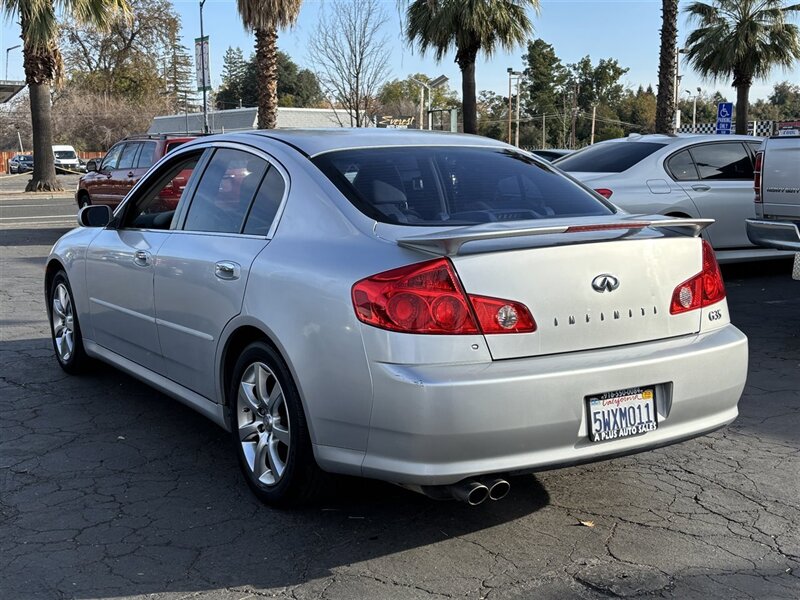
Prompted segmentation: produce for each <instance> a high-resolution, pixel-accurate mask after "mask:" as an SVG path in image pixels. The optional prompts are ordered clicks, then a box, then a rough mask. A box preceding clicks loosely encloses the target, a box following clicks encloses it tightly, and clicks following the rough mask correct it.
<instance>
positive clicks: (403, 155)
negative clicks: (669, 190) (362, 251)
mask: <svg viewBox="0 0 800 600" xmlns="http://www.w3.org/2000/svg"><path fill="white" fill-rule="evenodd" d="M313 161H314V163H315V164H316V165H317V167H319V169H320V170H321V171H322V172H323V173H324V174H325V175H327V176H328V178H329V179H330V180H331V181H332V182H333V183H334V185H336V187H338V188H339V190H340V191H341V192H342V193H343V194H344V195H345V197H347V198H348V199H349V200H350V201H351V202H352V203H353V204H354V205H355V206H356V207H357V208H358V209H359V210H360V211H361V212H363V213H364V214H365V215H367V216H368V217H370V218H373V219H375V220H377V221H380V222H383V223H394V224H402V225H416V226H419V225H423V226H424V225H430V226H437V225H438V226H441V225H475V224H478V223H488V222H494V221H523V220H528V219H546V218H552V217H573V216H574V217H578V216H581V217H583V216H602V215H609V214H612V213H613V210H612V209H611V208H609V206H607V205H606V204H603V203H602V202H601V201H600V200H598V199H597V198H595V197H594V196H593V195H591V194H590V193H589V192H587V191H586V190H584V189H583V188H581V187H580V186H578V185H576V184H575V183H573V182H571V181H570V180H568V179H566V178H565V177H563V176H561V175H559V174H558V173H557V172H555V171H554V170H553V169H550V168H549V167H547V166H545V165H541V164H539V163H538V162H536V161H534V160H532V159H529V158H527V157H525V156H523V155H521V154H517V153H515V152H510V151H508V150H502V149H491V148H453V147H441V148H439V147H412V148H409V147H403V148H370V149H360V150H339V151H336V152H329V153H326V154H323V155H320V156H318V157H316V158H314V159H313Z"/></svg>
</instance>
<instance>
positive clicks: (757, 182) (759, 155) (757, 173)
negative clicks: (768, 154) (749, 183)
mask: <svg viewBox="0 0 800 600" xmlns="http://www.w3.org/2000/svg"><path fill="white" fill-rule="evenodd" d="M763 170H764V151H763V150H759V151H758V152H756V164H755V167H754V170H753V175H754V178H753V189H754V190H755V192H756V200H755V201H756V203H761V202H763V200H762V199H761V172H762V171H763Z"/></svg>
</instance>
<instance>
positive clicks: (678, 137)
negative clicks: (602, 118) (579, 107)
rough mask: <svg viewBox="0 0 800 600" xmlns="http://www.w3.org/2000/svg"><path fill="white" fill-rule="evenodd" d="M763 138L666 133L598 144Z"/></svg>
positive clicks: (752, 139) (671, 142)
mask: <svg viewBox="0 0 800 600" xmlns="http://www.w3.org/2000/svg"><path fill="white" fill-rule="evenodd" d="M762 139H763V138H761V137H755V136H752V135H736V134H730V135H715V134H713V133H710V134H709V133H705V134H704V133H678V134H664V133H650V134H646V135H640V134H638V133H632V134H631V135H629V136H628V137H624V138H615V139H613V140H605V141H603V142H598V143H600V144H606V143H609V142H649V143H658V144H665V145H672V144H684V143H689V142H725V141H737V142H746V141H754V142H759V143H760V142H761V140H762Z"/></svg>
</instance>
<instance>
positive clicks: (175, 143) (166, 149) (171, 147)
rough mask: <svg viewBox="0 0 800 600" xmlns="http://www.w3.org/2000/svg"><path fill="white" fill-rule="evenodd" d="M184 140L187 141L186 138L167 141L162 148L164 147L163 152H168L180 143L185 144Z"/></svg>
mask: <svg viewBox="0 0 800 600" xmlns="http://www.w3.org/2000/svg"><path fill="white" fill-rule="evenodd" d="M186 142H187V140H181V141H178V142H167V143H166V144H165V145H164V148H165V150H164V154H169V153H170V152H172V151H173V150H175V148H177V147H178V146H180V145H182V144H185V143H186Z"/></svg>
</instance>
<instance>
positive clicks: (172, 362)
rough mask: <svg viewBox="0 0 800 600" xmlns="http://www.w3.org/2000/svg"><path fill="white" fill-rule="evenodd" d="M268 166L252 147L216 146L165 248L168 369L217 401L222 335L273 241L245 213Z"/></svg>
mask: <svg viewBox="0 0 800 600" xmlns="http://www.w3.org/2000/svg"><path fill="white" fill-rule="evenodd" d="M268 167H269V165H268V163H267V161H266V160H265V159H264V158H263V157H259V156H255V155H253V154H251V153H250V152H248V151H246V150H238V149H233V148H220V149H217V150H216V151H215V152H214V154H213V156H211V158H210V160H209V161H208V165H207V167H206V168H205V170H204V172H203V174H202V176H201V178H200V179H199V181H198V183H197V186H196V188H195V192H194V194H193V198H192V200H191V203H190V204H189V207H188V210H187V211H186V216H185V218H184V222H183V223H181V224H180V225H179V227H178V229H177V230H176V231H175V232H174V233H173V235H172V237H170V239H169V240H167V242H166V243H165V244H164V246H163V247H162V248H161V250H160V251H159V254H158V263H157V266H156V272H155V304H156V317H157V319H156V323H157V326H158V335H159V339H160V340H161V348H162V351H163V353H164V362H165V364H166V368H167V372H168V376H169V378H170V379H172V380H174V381H177V382H178V383H180V384H182V385H184V386H186V387H188V388H189V389H191V390H193V391H195V392H197V393H198V394H200V395H202V396H204V397H206V398H209V399H211V400H216V397H217V394H216V389H215V385H216V377H215V375H216V369H215V364H216V363H215V358H216V352H217V346H218V343H219V338H220V335H221V333H222V331H223V329H224V328H225V325H226V324H227V323H228V322H229V321H230V320H231V319H232V318H233V317H235V316H236V315H237V314H239V312H241V309H242V302H243V299H244V292H245V287H246V285H247V279H248V275H249V272H250V267H251V265H252V263H253V261H254V259H255V257H256V256H257V255H258V253H259V252H261V251H262V250H263V249H264V248H265V247H266V245H267V239H266V230H259V231H254V232H253V233H247V232H246V231H247V230H246V227H245V217H246V215H247V214H248V211H249V209H250V205H251V203H252V202H253V198H254V196H256V195H257V192H258V193H259V195H260V193H261V192H260V189H261V188H262V187H264V184H263V183H262V182H265V181H267V179H268V178H265V177H264V175H265V173H266V172H267V169H268ZM250 213H251V214H253V215H255V214H262V213H263V211H258V210H255V209H253V210H252V211H250ZM255 218H256V217H253V219H255ZM248 221H249V219H248Z"/></svg>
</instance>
